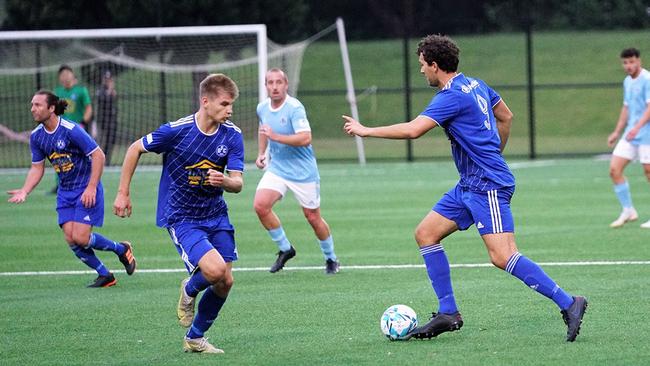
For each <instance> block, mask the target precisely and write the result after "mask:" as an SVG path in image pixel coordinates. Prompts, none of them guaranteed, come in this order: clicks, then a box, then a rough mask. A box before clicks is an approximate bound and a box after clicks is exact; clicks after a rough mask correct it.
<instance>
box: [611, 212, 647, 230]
mask: <svg viewBox="0 0 650 366" xmlns="http://www.w3.org/2000/svg"><path fill="white" fill-rule="evenodd" d="M638 218H639V215H638V214H637V213H636V210H635V209H634V208H624V209H623V212H621V215H620V216H619V217H618V219H616V220H614V221H613V222H612V223H611V224H609V227H612V228H618V227H621V226H623V225H625V223H626V222H630V221H635V220H637V219H638ZM644 225H645V224H644Z"/></svg>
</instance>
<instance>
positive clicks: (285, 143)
mask: <svg viewBox="0 0 650 366" xmlns="http://www.w3.org/2000/svg"><path fill="white" fill-rule="evenodd" d="M265 85H266V91H267V93H268V95H269V97H268V99H266V100H265V101H264V102H262V103H260V104H259V105H258V106H257V115H258V117H259V120H260V126H259V144H258V156H257V159H256V160H255V164H256V165H257V167H258V168H260V169H264V168H266V167H267V165H268V170H267V171H266V172H265V173H264V176H262V179H261V180H260V182H259V184H258V185H257V191H256V193H255V202H254V203H253V206H254V207H255V213H257V217H258V218H259V219H260V222H261V223H262V226H264V228H265V229H266V230H267V232H268V233H269V236H270V237H271V239H272V240H273V241H274V242H275V243H276V244H277V246H278V248H279V251H278V258H277V259H276V261H275V263H274V264H273V266H271V270H270V272H271V273H275V272H277V271H279V270H281V269H282V267H284V264H285V263H286V262H287V261H288V260H289V259H291V258H293V257H294V256H295V255H296V250H295V249H294V247H293V246H292V245H291V243H290V242H289V239H287V235H286V234H285V232H284V229H283V228H282V223H281V222H280V219H279V218H278V216H277V215H276V214H275V212H273V205H275V203H276V202H278V201H279V200H280V199H282V197H284V195H285V193H287V190H290V191H292V192H293V194H294V196H295V197H296V199H297V200H298V203H300V206H302V212H303V214H304V215H305V218H306V219H307V222H309V225H311V227H312V229H313V230H314V234H316V238H317V239H318V243H319V244H320V248H321V251H322V252H323V256H324V257H325V273H327V274H335V273H337V272H338V271H339V262H338V260H337V258H336V254H335V253H334V239H332V234H331V232H330V227H329V225H327V222H326V221H325V219H323V217H322V216H321V213H320V176H319V174H318V167H317V165H316V156H315V155H314V149H313V148H312V146H311V128H310V127H309V121H308V120H307V114H306V113H305V107H303V105H302V103H300V101H299V100H298V99H296V98H294V97H292V96H290V95H288V94H287V91H288V89H289V80H288V79H287V76H286V74H285V73H284V72H283V71H282V70H280V69H270V70H269V71H268V72H267V73H266V81H265ZM267 147H268V148H269V149H268V154H267Z"/></svg>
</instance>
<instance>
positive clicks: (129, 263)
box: [118, 241, 136, 276]
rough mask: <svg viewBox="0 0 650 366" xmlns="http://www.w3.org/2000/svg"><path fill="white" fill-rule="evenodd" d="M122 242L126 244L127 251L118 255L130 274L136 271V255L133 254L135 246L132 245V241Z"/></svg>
mask: <svg viewBox="0 0 650 366" xmlns="http://www.w3.org/2000/svg"><path fill="white" fill-rule="evenodd" d="M120 244H122V245H124V246H125V247H126V251H125V252H124V254H122V255H120V256H118V258H119V259H120V262H122V264H123V265H124V269H126V274H128V275H129V276H130V275H132V274H133V272H135V265H136V264H135V257H134V256H133V248H132V247H131V243H129V242H128V241H121V242H120Z"/></svg>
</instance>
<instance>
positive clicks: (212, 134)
mask: <svg viewBox="0 0 650 366" xmlns="http://www.w3.org/2000/svg"><path fill="white" fill-rule="evenodd" d="M192 118H194V125H195V126H196V129H197V130H199V132H201V133H202V134H203V135H205V136H214V135H216V134H217V132H219V127H221V123H218V124H217V129H216V130H214V132H213V133H205V132H203V130H202V129H201V127H199V121H198V120H197V119H196V113H194V115H193V116H192Z"/></svg>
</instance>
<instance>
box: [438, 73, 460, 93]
mask: <svg viewBox="0 0 650 366" xmlns="http://www.w3.org/2000/svg"><path fill="white" fill-rule="evenodd" d="M460 75H463V73H462V72H459V73H458V74H456V75H454V77H453V78H451V79H449V80H448V81H447V84H445V87H444V88H442V90H447V89H449V88H451V83H453V82H454V79H456V78H457V77H459V76H460Z"/></svg>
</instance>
